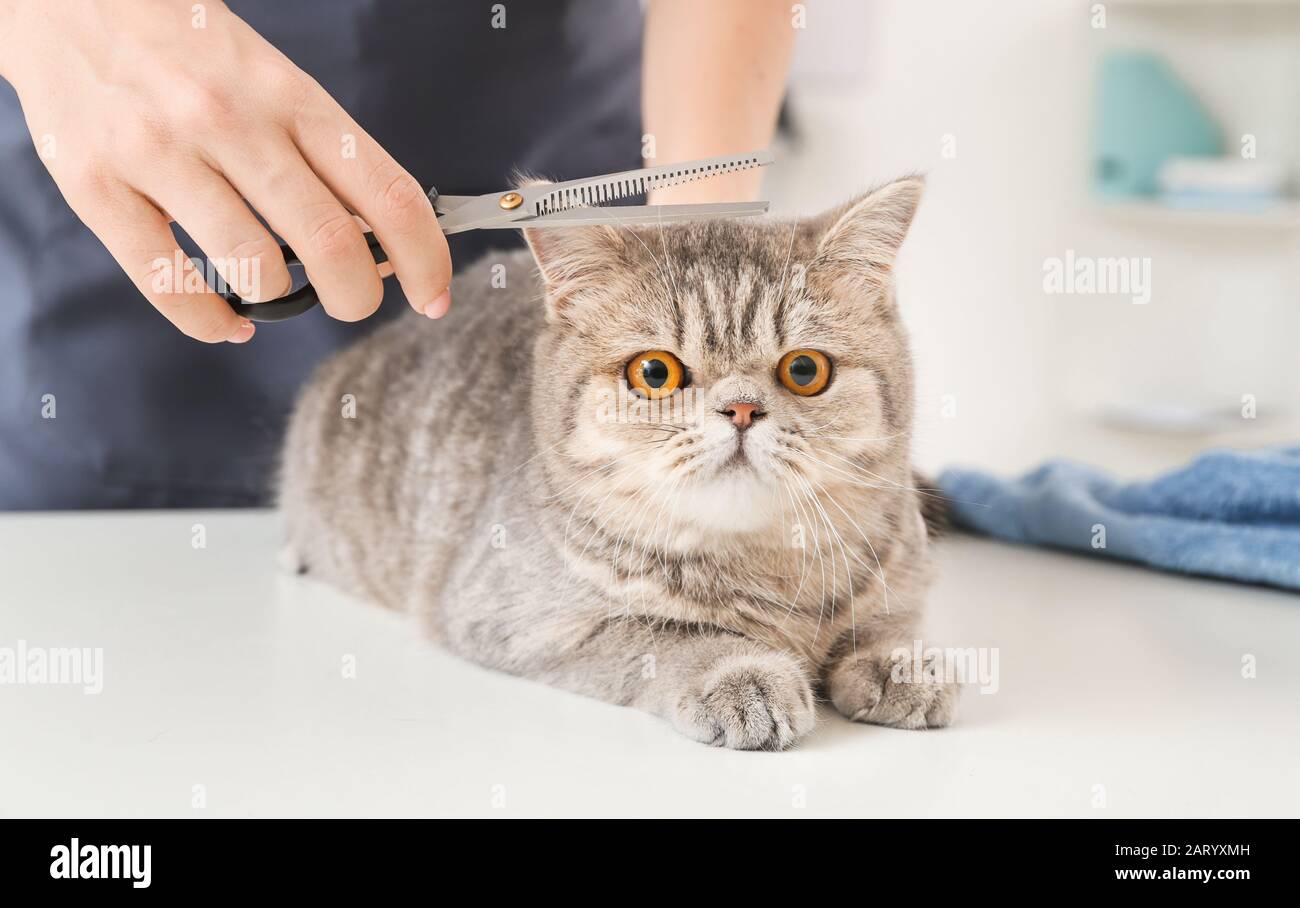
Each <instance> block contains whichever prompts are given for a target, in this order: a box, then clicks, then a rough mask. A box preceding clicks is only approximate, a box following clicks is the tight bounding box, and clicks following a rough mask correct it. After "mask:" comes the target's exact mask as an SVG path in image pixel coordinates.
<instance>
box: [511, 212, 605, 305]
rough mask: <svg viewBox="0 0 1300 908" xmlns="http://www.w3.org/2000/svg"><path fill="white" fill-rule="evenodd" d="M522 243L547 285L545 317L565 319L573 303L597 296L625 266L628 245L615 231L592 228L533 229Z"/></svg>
mask: <svg viewBox="0 0 1300 908" xmlns="http://www.w3.org/2000/svg"><path fill="white" fill-rule="evenodd" d="M524 239H525V240H526V241H527V242H528V248H529V250H531V251H532V253H533V258H534V259H535V260H536V262H537V269H538V271H540V272H541V275H542V282H543V283H544V284H545V285H546V317H547V318H549V319H552V320H556V319H564V318H567V317H569V316H570V315H571V314H572V309H573V306H574V303H575V301H576V300H577V299H578V298H580V297H582V296H584V295H591V294H599V293H600V292H601V290H602V288H605V287H608V286H609V284H610V283H611V281H612V280H613V279H614V278H615V277H616V276H617V275H618V273H619V272H620V270H621V269H624V268H626V266H627V257H628V252H627V244H626V243H625V242H624V238H623V237H622V236H621V235H620V234H619V232H618V230H616V229H615V228H613V227H609V226H605V225H597V226H594V227H534V228H532V229H525V230H524Z"/></svg>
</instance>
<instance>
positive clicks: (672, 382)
mask: <svg viewBox="0 0 1300 908" xmlns="http://www.w3.org/2000/svg"><path fill="white" fill-rule="evenodd" d="M627 383H628V385H629V386H631V387H632V389H633V390H635V391H639V392H640V393H641V394H643V395H645V396H646V397H648V398H650V399H651V400H658V399H659V398H661V397H667V396H668V395H669V394H672V393H673V392H674V391H676V390H677V389H678V388H682V387H685V386H686V385H687V384H688V383H689V382H688V380H687V375H686V367H685V366H683V365H682V361H681V360H680V359H678V358H677V357H675V356H673V355H672V354H671V353H669V352H668V351H667V350H647V351H646V352H645V353H638V354H637V355H636V356H634V357H632V358H631V359H630V360H628V363H627Z"/></svg>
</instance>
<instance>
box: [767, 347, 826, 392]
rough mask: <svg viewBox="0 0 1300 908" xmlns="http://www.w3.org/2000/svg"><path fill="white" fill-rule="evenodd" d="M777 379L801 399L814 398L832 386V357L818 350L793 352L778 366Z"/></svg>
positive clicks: (782, 359)
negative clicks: (829, 385) (828, 386)
mask: <svg viewBox="0 0 1300 908" xmlns="http://www.w3.org/2000/svg"><path fill="white" fill-rule="evenodd" d="M776 377H777V378H779V379H780V380H781V384H783V385H785V387H786V389H787V390H789V391H793V392H794V393H795V394H798V395H799V396H800V397H812V396H813V395H814V394H820V393H821V392H822V391H824V390H826V386H827V385H828V384H830V381H831V360H830V357H828V356H827V355H826V354H825V353H819V352H818V351H816V350H791V351H790V352H789V353H787V354H786V355H785V356H783V357H781V362H780V363H778V364H777V367H776Z"/></svg>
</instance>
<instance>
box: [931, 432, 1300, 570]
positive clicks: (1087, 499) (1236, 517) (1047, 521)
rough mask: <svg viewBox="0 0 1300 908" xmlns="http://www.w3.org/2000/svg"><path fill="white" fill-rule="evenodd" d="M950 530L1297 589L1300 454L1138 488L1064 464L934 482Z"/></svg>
mask: <svg viewBox="0 0 1300 908" xmlns="http://www.w3.org/2000/svg"><path fill="white" fill-rule="evenodd" d="M939 485H940V486H941V487H942V489H943V492H944V494H945V496H946V497H947V498H948V499H949V500H950V501H949V504H950V507H951V508H952V516H953V519H954V521H955V522H956V523H957V524H959V525H963V526H966V527H969V528H971V529H974V530H977V531H980V532H983V533H988V534H990V535H993V536H998V537H1000V538H1002V539H1010V540H1013V541H1016V542H1026V543H1031V544H1036V545H1050V546H1060V547H1063V548H1070V549H1079V550H1081V551H1085V552H1090V553H1092V554H1096V555H1104V556H1111V557H1115V558H1126V559H1129V560H1132V561H1140V562H1143V563H1144V564H1149V565H1152V566H1154V567H1160V568H1165V569H1167V570H1171V571H1184V572H1187V573H1189V574H1203V575H1209V576H1212V577H1221V578H1224V579H1227V580H1239V581H1243V582H1247V583H1267V584H1272V585H1275V586H1281V587H1289V588H1291V589H1300V447H1287V448H1273V449H1268V450H1262V451H1227V450H1223V451H1210V452H1208V453H1206V454H1203V455H1201V456H1200V457H1198V458H1197V459H1196V460H1194V461H1192V462H1191V463H1190V464H1188V465H1187V466H1185V467H1182V468H1181V469H1178V470H1175V471H1174V472H1172V473H1168V474H1166V475H1164V476H1160V477H1158V478H1156V479H1151V480H1144V481H1141V482H1128V483H1123V482H1118V481H1116V480H1115V479H1114V478H1113V477H1111V476H1108V475H1107V474H1105V473H1103V472H1101V471H1099V470H1096V469H1093V468H1091V467H1086V466H1083V465H1081V464H1076V463H1071V462H1069V461H1062V460H1056V461H1051V462H1049V463H1047V464H1045V465H1043V466H1041V467H1039V468H1038V469H1036V470H1034V471H1033V472H1031V473H1029V474H1027V475H1025V476H1023V477H1021V478H1020V479H1015V480H1006V479H998V478H997V477H994V476H991V475H989V474H988V473H983V472H980V471H978V470H966V469H960V468H953V469H949V470H946V471H945V472H944V473H943V474H942V475H941V476H940V477H939Z"/></svg>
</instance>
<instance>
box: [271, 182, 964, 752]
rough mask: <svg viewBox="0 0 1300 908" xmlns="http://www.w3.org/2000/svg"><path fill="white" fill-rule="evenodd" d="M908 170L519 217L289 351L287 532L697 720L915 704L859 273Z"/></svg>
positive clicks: (504, 650)
mask: <svg viewBox="0 0 1300 908" xmlns="http://www.w3.org/2000/svg"><path fill="white" fill-rule="evenodd" d="M921 188H922V187H921V182H920V181H919V180H917V179H905V180H901V181H899V182H896V183H893V184H891V185H888V186H885V187H883V188H881V189H878V190H876V191H874V192H872V193H870V194H868V195H866V196H865V197H862V198H859V199H857V200H855V201H853V202H851V203H849V204H847V205H844V206H843V207H841V208H839V209H837V210H835V211H832V212H830V213H828V214H826V215H823V216H821V217H818V218H814V219H811V220H807V221H801V222H795V223H788V222H787V223H780V222H772V221H767V222H747V221H719V222H710V223H703V224H688V225H677V226H664V227H661V228H656V227H647V228H636V229H633V228H628V227H620V228H613V227H588V228H572V229H565V230H535V231H531V232H530V234H531V235H529V236H528V241H529V244H530V246H531V250H532V257H531V258H530V257H529V255H528V253H527V252H518V253H510V254H505V253H503V254H501V255H499V256H495V257H494V256H489V257H488V258H487V259H485V260H483V261H480V262H479V263H478V264H477V265H475V266H473V267H471V268H469V269H468V270H467V271H465V272H464V273H463V274H462V275H460V276H459V277H458V278H457V279H456V285H455V288H454V295H455V298H456V306H455V308H454V309H453V310H452V312H451V314H450V315H449V316H448V317H447V318H446V319H444V320H443V321H442V322H441V323H437V324H431V323H429V322H428V321H427V320H425V319H422V318H421V317H419V316H417V315H415V314H414V313H411V314H409V315H408V316H405V317H403V318H401V319H399V320H398V321H396V322H394V323H392V324H390V325H388V326H386V327H384V328H382V329H380V330H379V331H377V332H375V333H374V334H373V335H371V336H370V337H369V338H367V339H366V340H364V341H362V342H361V343H359V344H357V345H356V346H354V347H352V348H351V349H349V350H347V351H344V352H343V353H342V354H340V355H338V356H337V357H335V358H334V359H333V360H331V361H330V362H328V363H327V364H325V365H324V366H323V367H322V368H321V370H320V371H319V373H318V374H317V375H316V376H315V378H314V379H313V380H312V382H311V383H310V385H309V386H308V387H307V389H306V390H305V392H304V393H303V395H302V398H301V401H300V402H299V405H298V408H297V411H296V413H295V415H294V417H293V421H292V425H291V428H290V431H289V436H288V441H287V446H286V450H285V462H284V472H283V477H282V487H281V498H282V506H283V510H284V514H285V518H286V525H287V530H288V537H289V543H290V551H291V552H293V553H294V554H295V557H296V558H298V559H299V561H298V563H299V565H300V567H301V569H302V570H305V571H310V572H311V573H312V574H313V575H317V576H319V577H322V578H324V579H326V580H327V581H329V582H331V583H334V584H336V585H337V586H339V587H341V588H342V589H344V590H346V591H348V592H350V593H352V594H355V595H357V596H360V597H364V598H367V599H372V600H375V601H377V602H380V603H383V604H384V605H387V606H389V607H392V608H395V609H400V610H403V611H409V612H416V613H418V614H419V615H420V616H422V618H423V619H424V620H425V622H426V623H427V626H428V628H429V630H430V631H431V633H432V634H433V636H434V637H435V638H436V639H438V640H440V641H441V642H442V644H443V645H444V646H446V647H447V648H449V649H450V650H452V651H453V652H456V653H459V654H460V655H462V656H464V657H465V658H468V659H471V660H473V661H475V662H478V663H480V664H482V665H486V666H490V667H492V668H496V669H500V670H502V671H506V672H510V673H513V674H516V675H523V676H526V677H529V678H535V679H537V680H540V681H544V682H546V683H548V684H553V685H556V686H557V687H562V688H566V689H569V690H572V691H578V692H581V693H583V694H587V695H590V696H593V697H598V698H600V699H602V700H607V701H609V702H611V703H620V704H625V705H628V706H635V707H637V708H639V709H643V710H646V711H648V712H651V713H654V714H656V715H659V716H662V717H663V718H665V719H667V720H668V721H669V722H671V723H672V724H673V726H675V727H676V728H677V729H678V730H679V731H681V732H682V733H683V734H686V735H688V736H690V737H692V738H695V739H696V740H698V741H703V742H706V743H709V744H717V745H726V746H727V747H736V748H783V747H786V746H788V745H790V744H791V743H793V742H794V741H795V740H797V739H798V738H800V737H801V736H803V735H805V734H807V733H808V732H809V731H810V730H811V729H812V727H813V725H814V718H815V713H814V700H815V698H816V697H817V696H818V695H819V694H820V695H824V696H828V697H829V699H830V701H831V703H833V704H834V706H835V708H836V709H837V710H838V711H839V712H840V713H842V714H843V715H845V716H847V717H849V718H850V719H853V720H857V721H863V722H872V723H877V724H881V725H892V726H897V727H900V728H927V727H934V726H941V725H946V724H947V723H948V722H949V721H950V719H951V717H952V713H953V707H954V704H955V699H956V687H955V685H953V684H950V683H942V682H941V681H939V680H936V678H935V677H934V676H933V675H932V674H931V673H930V672H929V671H927V669H931V667H929V666H926V667H918V666H912V665H911V664H910V663H907V662H895V661H894V659H893V656H892V654H893V652H894V650H895V649H896V648H899V647H902V648H907V649H909V650H910V649H911V648H912V646H913V641H914V637H915V635H916V622H917V620H918V617H919V608H920V605H921V598H922V594H923V592H924V588H925V586H926V583H927V573H928V565H929V561H930V558H929V553H928V551H927V549H928V541H927V530H926V525H925V522H924V521H923V519H922V506H923V496H922V493H921V492H918V490H917V488H916V485H915V482H914V479H913V473H912V468H911V463H910V454H909V447H910V434H911V422H912V366H911V361H910V356H909V353H908V345H907V339H906V336H905V333H904V329H903V326H902V324H901V323H900V319H899V313H898V309H897V306H896V304H895V301H894V294H893V286H892V278H891V266H892V263H893V261H894V257H895V254H896V253H897V251H898V248H899V246H900V244H901V243H902V242H903V238H904V236H905V234H906V232H907V228H908V225H909V224H910V222H911V220H912V215H913V213H914V211H915V209H916V205H917V203H918V201H919V199H920V194H921ZM534 259H535V263H534ZM539 275H540V276H539ZM502 278H504V287H502V280H501V279H502ZM348 395H351V397H348ZM353 408H354V410H355V412H354V413H353ZM931 670H932V669H931Z"/></svg>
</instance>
